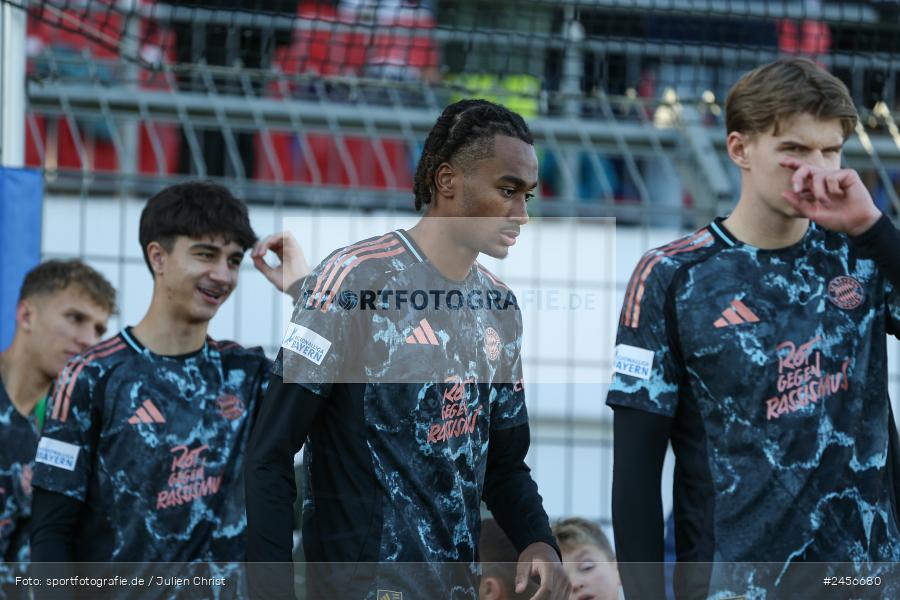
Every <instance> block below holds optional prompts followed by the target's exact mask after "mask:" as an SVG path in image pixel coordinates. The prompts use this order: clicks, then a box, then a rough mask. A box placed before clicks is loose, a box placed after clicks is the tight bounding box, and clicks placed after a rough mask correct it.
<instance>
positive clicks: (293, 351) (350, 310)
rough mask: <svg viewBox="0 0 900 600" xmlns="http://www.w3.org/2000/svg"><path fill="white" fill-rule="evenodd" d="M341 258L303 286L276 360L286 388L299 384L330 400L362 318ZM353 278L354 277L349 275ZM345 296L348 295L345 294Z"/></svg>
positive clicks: (329, 262)
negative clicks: (357, 322) (355, 326)
mask: <svg viewBox="0 0 900 600" xmlns="http://www.w3.org/2000/svg"><path fill="white" fill-rule="evenodd" d="M339 258H340V257H332V258H331V259H326V260H325V261H323V262H322V264H320V265H319V266H317V267H316V268H315V270H314V271H313V272H312V273H311V274H310V275H308V276H307V277H306V278H305V279H304V281H303V284H302V289H301V291H300V294H299V297H298V300H297V303H296V305H295V306H294V312H293V315H292V317H291V321H290V323H288V326H287V330H286V331H285V334H284V339H283V341H282V343H281V348H280V349H279V351H278V357H277V358H276V359H275V364H274V366H273V367H272V372H273V373H274V374H275V375H278V376H280V377H282V379H283V380H284V382H285V383H296V384H299V385H302V386H303V387H305V388H307V389H308V390H310V391H311V392H313V393H314V394H316V395H318V396H328V395H329V394H330V393H331V388H332V386H333V385H334V383H337V382H340V381H342V379H343V378H344V377H345V376H346V373H347V369H346V368H345V367H346V365H345V358H346V357H347V356H353V349H354V347H353V339H354V338H353V336H352V334H351V330H352V328H353V327H354V325H355V319H356V318H357V315H358V314H359V311H358V310H355V309H356V308H357V304H356V302H354V301H353V300H354V299H355V300H356V301H357V302H358V298H355V294H354V293H353V292H352V291H349V290H350V289H352V284H351V283H350V281H351V279H350V278H347V277H342V274H343V275H346V273H344V272H343V271H342V270H341V266H340V265H339V264H337V263H339V262H340V261H339ZM353 274H355V272H354V273H352V274H351V275H353ZM344 290H346V291H344Z"/></svg>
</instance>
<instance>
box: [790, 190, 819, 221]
mask: <svg viewBox="0 0 900 600" xmlns="http://www.w3.org/2000/svg"><path fill="white" fill-rule="evenodd" d="M781 197H782V198H784V199H785V200H787V203H788V205H790V207H791V208H793V209H794V210H796V211H797V212H798V213H800V214H801V215H802V216H804V217H806V218H808V219H809V218H812V216H813V215H814V214H815V207H816V205H815V203H813V202H811V201H810V200H812V196H810V195H807V196H804V195H801V194H795V193H794V192H791V191H785V192H782V194H781Z"/></svg>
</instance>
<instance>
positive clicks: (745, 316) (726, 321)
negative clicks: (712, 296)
mask: <svg viewBox="0 0 900 600" xmlns="http://www.w3.org/2000/svg"><path fill="white" fill-rule="evenodd" d="M758 322H759V317H757V316H756V315H755V314H753V311H752V310H750V309H749V308H747V305H746V304H744V303H743V302H741V301H740V300H738V299H737V298H735V299H734V300H732V301H731V307H729V308H726V309H725V310H724V311H722V316H721V317H719V318H718V319H717V320H716V322H715V323H713V325H715V326H716V327H718V328H721V327H728V326H730V325H742V324H744V323H758Z"/></svg>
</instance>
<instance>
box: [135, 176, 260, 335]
mask: <svg viewBox="0 0 900 600" xmlns="http://www.w3.org/2000/svg"><path fill="white" fill-rule="evenodd" d="M256 239H257V238H256V234H255V233H254V232H253V228H252V227H251V226H250V218H249V216H248V214H247V207H246V206H244V203H243V202H241V201H240V200H238V199H237V198H235V197H234V196H232V195H231V192H229V191H228V189H227V188H225V187H223V186H221V185H218V184H216V183H212V182H205V181H203V182H200V181H198V182H190V183H183V184H179V185H173V186H171V187H168V188H166V189H164V190H163V191H161V192H159V193H158V194H156V195H155V196H153V197H152V198H150V200H148V201H147V205H146V206H145V207H144V210H143V212H142V213H141V224H140V243H141V249H142V250H143V252H144V261H145V262H146V263H147V267H148V268H149V269H150V272H151V273H152V274H153V280H154V288H155V294H154V301H161V302H166V303H167V304H168V305H169V307H170V309H171V310H173V311H174V312H175V313H177V314H179V315H180V316H181V317H182V318H184V319H186V320H188V321H192V322H206V321H209V320H210V319H211V318H212V317H213V316H214V315H215V314H216V311H217V310H218V308H219V306H221V305H222V303H223V302H225V300H226V299H227V298H228V296H229V295H230V294H231V292H232V291H233V290H234V288H235V286H236V285H237V280H238V270H239V267H240V264H241V261H242V260H243V257H244V252H246V250H247V249H248V248H250V247H251V246H253V244H254V243H255V242H256Z"/></svg>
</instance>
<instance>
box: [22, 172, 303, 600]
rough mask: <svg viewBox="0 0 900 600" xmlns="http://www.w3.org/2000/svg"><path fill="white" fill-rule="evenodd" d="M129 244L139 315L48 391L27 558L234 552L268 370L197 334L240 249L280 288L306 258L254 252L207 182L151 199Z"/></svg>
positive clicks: (278, 242) (230, 207)
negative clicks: (146, 278) (137, 277)
mask: <svg viewBox="0 0 900 600" xmlns="http://www.w3.org/2000/svg"><path fill="white" fill-rule="evenodd" d="M139 237H140V243H141V248H142V250H143V252H144V259H145V261H146V263H147V266H148V268H149V269H150V272H151V274H152V276H153V282H154V285H153V297H152V300H151V302H150V307H149V308H148V310H147V313H146V315H145V316H144V318H143V319H142V320H141V321H140V322H139V323H138V324H137V325H136V326H134V327H126V328H125V329H123V330H122V331H120V332H119V333H118V334H117V335H116V336H114V337H112V338H111V339H109V340H107V341H105V342H103V343H101V344H98V345H95V346H93V347H92V348H90V349H89V350H88V351H87V352H84V353H83V354H81V355H80V356H78V357H76V358H75V359H73V360H72V361H70V362H69V363H68V365H66V367H65V369H64V370H63V371H62V373H61V374H60V376H59V379H58V380H57V382H56V385H55V389H54V393H53V396H52V399H51V402H50V405H49V407H48V410H47V419H46V423H45V425H44V430H43V434H42V437H41V440H40V443H39V445H38V450H37V456H36V459H35V463H36V464H35V470H34V477H33V485H34V488H35V492H34V527H33V532H32V552H33V558H34V560H35V561H43V562H69V561H72V560H78V561H81V562H122V561H126V562H141V563H144V562H189V561H210V562H219V563H221V562H237V561H241V560H243V558H244V555H245V552H246V548H245V540H246V537H245V527H246V518H245V512H244V497H243V482H242V470H243V453H244V449H245V445H246V442H247V439H248V437H249V433H250V427H251V425H252V422H253V416H254V415H255V412H256V406H257V403H258V402H259V400H260V398H261V397H262V396H263V394H264V393H265V389H266V385H267V383H268V372H269V369H270V368H271V363H270V361H269V360H267V359H266V357H265V356H264V355H263V353H262V350H261V349H259V348H252V349H245V348H243V347H241V346H240V345H238V344H236V343H234V342H229V341H216V340H213V339H211V338H210V337H209V336H208V335H207V329H208V326H209V322H210V320H211V319H212V318H213V317H214V316H215V314H216V312H217V311H218V309H219V307H220V306H221V305H222V304H223V303H224V302H225V301H226V300H227V299H228V297H229V296H230V295H231V293H232V292H233V291H234V290H235V288H236V286H237V283H238V272H239V268H240V264H241V261H242V259H243V257H244V253H245V251H246V250H247V249H248V248H251V247H254V244H256V245H255V247H254V249H253V252H252V256H253V260H254V263H255V265H256V266H257V268H258V269H259V270H260V271H262V272H263V274H264V275H265V276H266V278H267V279H268V280H269V281H271V282H272V283H273V284H274V285H275V286H276V287H277V288H278V289H280V290H283V289H284V287H285V286H284V283H285V282H294V281H296V280H299V279H300V278H301V277H302V276H304V275H306V274H307V273H308V268H307V266H306V262H305V259H304V258H303V254H302V251H301V250H300V247H299V246H298V245H297V243H296V241H295V240H294V239H293V237H291V236H290V234H275V235H273V236H269V237H268V238H266V239H264V240H262V241H261V242H257V238H256V235H255V234H254V232H253V229H252V228H251V226H250V221H249V218H248V214H247V208H246V206H245V205H244V204H243V203H242V202H241V201H239V200H238V199H236V198H235V197H233V196H232V195H231V193H230V192H229V191H228V190H227V189H226V188H224V187H222V186H220V185H217V184H214V183H208V182H192V183H186V184H180V185H175V186H172V187H169V188H166V189H165V190H163V191H161V192H160V193H158V194H157V195H155V196H154V197H153V198H151V199H150V200H149V201H148V202H147V205H146V206H145V207H144V210H143V212H142V214H141V221H140V236H139ZM268 250H273V251H275V253H276V254H278V256H279V258H280V259H281V264H280V265H279V266H278V267H275V268H273V267H270V266H269V265H267V264H266V263H265V262H264V260H263V256H264V255H265V253H266V252H267V251H268ZM226 592H230V593H229V594H227V595H233V594H234V593H235V590H229V589H226Z"/></svg>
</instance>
